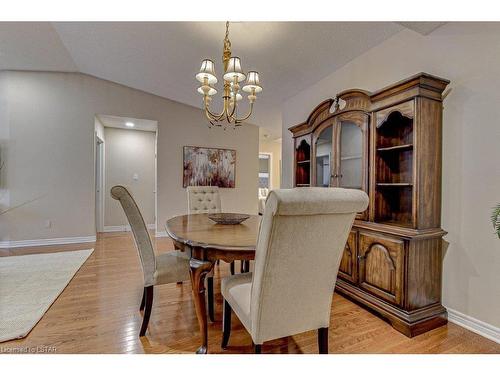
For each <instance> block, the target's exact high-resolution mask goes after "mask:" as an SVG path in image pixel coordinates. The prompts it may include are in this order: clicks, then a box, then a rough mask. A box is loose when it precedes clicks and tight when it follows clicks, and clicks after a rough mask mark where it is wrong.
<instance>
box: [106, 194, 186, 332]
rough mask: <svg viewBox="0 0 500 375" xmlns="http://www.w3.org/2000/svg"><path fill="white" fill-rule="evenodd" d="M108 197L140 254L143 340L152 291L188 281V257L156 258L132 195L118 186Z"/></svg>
mask: <svg viewBox="0 0 500 375" xmlns="http://www.w3.org/2000/svg"><path fill="white" fill-rule="evenodd" d="M111 196H112V197H113V198H114V199H116V200H118V201H119V202H120V204H121V206H122V208H123V211H125V215H126V216H127V220H128V222H129V224H130V228H131V229H132V234H133V236H134V241H135V245H136V248H137V250H138V251H139V258H140V260H141V265H142V272H143V275H144V292H143V295H142V302H141V306H140V308H139V310H141V311H142V310H144V317H143V320H142V326H141V330H140V333H139V336H144V335H145V334H146V329H147V328H148V324H149V318H150V316H151V309H152V307H153V287H154V286H155V285H162V284H170V283H175V282H180V281H185V280H189V255H187V254H184V253H181V252H178V251H175V252H168V253H163V254H160V255H155V253H154V250H153V245H152V244H151V238H150V237H149V233H148V230H147V227H146V224H145V223H144V219H143V218H142V214H141V212H140V210H139V207H138V206H137V203H136V202H135V200H134V198H133V197H132V195H131V194H130V193H129V191H128V190H127V189H126V188H125V187H123V186H120V185H117V186H113V187H112V188H111Z"/></svg>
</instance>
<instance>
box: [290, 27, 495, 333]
mask: <svg viewBox="0 0 500 375" xmlns="http://www.w3.org/2000/svg"><path fill="white" fill-rule="evenodd" d="M499 35H500V24H498V23H483V24H479V23H451V24H446V25H444V26H443V27H441V28H439V29H437V30H436V31H434V32H433V33H431V34H430V35H428V36H422V35H420V34H417V33H415V32H412V31H409V30H405V31H402V32H400V33H398V34H396V35H395V36H393V37H392V38H390V39H388V40H386V41H385V42H383V43H382V44H380V45H378V46H376V47H374V48H373V49H371V50H369V51H368V52H366V53H365V54H363V55H361V56H359V57H358V58H356V59H354V60H353V61H351V62H350V63H348V64H347V65H345V66H344V67H342V68H341V69H339V70H337V71H336V72H334V73H332V74H331V75H329V76H327V77H325V78H324V79H323V80H321V81H319V82H318V83H316V84H315V85H313V86H311V87H309V88H308V89H306V90H304V91H302V92H301V93H299V94H298V95H296V96H294V97H292V98H290V99H289V100H287V101H286V103H285V104H284V105H283V182H282V185H284V186H288V187H289V186H291V184H292V164H293V145H292V139H291V135H290V132H289V131H288V128H289V127H290V126H292V125H294V124H297V123H300V122H303V121H304V120H305V119H306V118H307V116H308V114H309V113H310V111H311V110H312V109H313V108H314V107H315V106H316V105H317V104H318V103H320V102H321V101H322V100H324V99H325V98H331V97H333V96H335V94H336V93H338V92H340V91H342V90H344V89H349V88H362V89H366V90H377V89H379V88H382V87H384V86H386V85H389V84H392V83H394V82H396V81H398V80H401V79H403V78H406V77H408V76H410V75H412V74H414V73H417V72H420V71H424V72H428V73H431V74H435V75H438V76H442V77H444V78H448V79H450V80H451V84H450V87H451V88H452V91H451V93H450V94H449V96H448V97H447V98H446V99H445V102H444V114H443V121H444V124H443V132H444V134H443V137H444V140H443V152H444V154H443V202H442V227H443V228H444V229H445V230H447V231H448V235H447V236H446V237H445V239H446V241H447V242H448V243H449V246H448V248H447V250H446V255H445V258H444V270H443V271H444V274H443V303H444V304H445V305H446V306H447V307H449V308H451V309H454V310H457V311H459V312H461V313H463V314H466V315H468V316H471V317H473V318H476V319H479V320H480V321H482V322H486V323H489V324H491V325H493V326H496V327H500V272H499V270H500V240H499V239H498V238H497V237H496V236H495V235H494V234H493V229H492V226H491V223H490V221H489V216H490V212H491V208H492V207H493V205H494V204H495V203H497V202H499V201H500V163H499V162H498V161H499V160H500V147H499V145H500V126H499V124H498V121H499V120H498V119H499V118H500V106H499V105H498V103H500V89H499V87H500V86H499V84H498V83H499V77H500V64H499V61H500V48H498V45H499V44H498V36H499ZM497 335H498V328H497Z"/></svg>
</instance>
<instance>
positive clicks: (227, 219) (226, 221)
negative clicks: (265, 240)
mask: <svg viewBox="0 0 500 375" xmlns="http://www.w3.org/2000/svg"><path fill="white" fill-rule="evenodd" d="M249 217H250V215H246V214H233V213H220V214H208V218H209V219H210V220H213V221H215V222H216V223H217V224H223V225H236V224H241V223H243V222H244V221H245V220H246V219H248V218H249Z"/></svg>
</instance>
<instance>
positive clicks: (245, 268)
mask: <svg viewBox="0 0 500 375" xmlns="http://www.w3.org/2000/svg"><path fill="white" fill-rule="evenodd" d="M243 264H244V271H245V273H246V272H250V261H249V260H245V261H244V263H243Z"/></svg>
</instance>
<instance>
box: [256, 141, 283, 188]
mask: <svg viewBox="0 0 500 375" xmlns="http://www.w3.org/2000/svg"><path fill="white" fill-rule="evenodd" d="M259 152H262V153H266V154H271V189H279V188H280V186H281V178H280V162H281V140H263V139H261V140H260V141H259Z"/></svg>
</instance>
